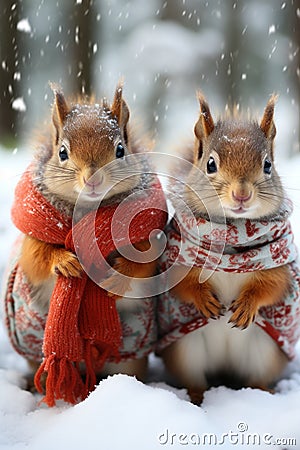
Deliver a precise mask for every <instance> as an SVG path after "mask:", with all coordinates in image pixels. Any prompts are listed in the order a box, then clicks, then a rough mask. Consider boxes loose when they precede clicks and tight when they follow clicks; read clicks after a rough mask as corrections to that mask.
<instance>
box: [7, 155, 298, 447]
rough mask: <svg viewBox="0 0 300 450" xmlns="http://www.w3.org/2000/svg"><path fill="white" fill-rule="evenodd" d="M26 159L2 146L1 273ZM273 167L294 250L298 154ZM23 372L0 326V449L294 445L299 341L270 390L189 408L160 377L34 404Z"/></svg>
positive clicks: (226, 393)
mask: <svg viewBox="0 0 300 450" xmlns="http://www.w3.org/2000/svg"><path fill="white" fill-rule="evenodd" d="M29 160H30V155H29V154H26V153H24V152H21V151H18V152H14V153H4V152H3V151H1V150H0V186H1V187H0V210H1V214H0V272H1V275H2V273H3V268H4V266H5V263H6V260H7V256H8V253H9V248H10V246H11V243H12V240H13V239H14V237H15V235H16V230H15V229H14V228H13V226H12V224H11V222H10V219H9V216H10V214H9V210H10V204H11V202H12V198H13V189H14V185H15V184H16V182H17V180H18V178H19V176H20V174H21V173H22V171H23V169H24V168H25V167H26V166H27V164H28V162H29ZM277 166H279V170H280V173H281V174H282V177H283V182H284V184H285V187H286V190H287V192H288V193H289V196H290V197H291V198H292V199H293V200H294V205H295V209H294V214H293V217H292V223H293V228H294V232H295V238H296V242H297V244H298V247H300V227H299V225H298V224H299V223H300V195H299V193H300V177H299V173H300V157H297V158H294V159H292V160H289V161H285V160H283V161H279V162H278V164H277ZM297 225H298V226H297ZM257 351H259V349H257ZM25 372H26V365H25V363H24V361H23V359H22V358H21V357H20V356H18V355H17V354H15V353H14V352H13V350H12V349H11V347H10V344H9V343H8V341H7V338H6V335H5V332H4V330H3V327H2V324H1V326H0V449H1V450H2V449H3V450H4V449H7V450H8V449H9V450H14V449H15V450H23V449H24V450H25V449H29V450H48V449H49V450H53V449H56V450H67V449H72V450H77V449H78V450H82V449H88V450H92V449H95V450H96V449H97V450H99V449H102V450H125V449H128V450H129V449H130V450H141V449H143V450H148V449H149V450H154V449H162V448H170V449H184V448H197V446H198V447H199V446H200V444H205V445H204V447H206V448H211V447H213V446H215V447H220V448H223V449H227V448H237V449H242V448H259V449H264V448H279V449H287V448H291V449H296V448H297V449H299V448H300V345H298V347H297V357H296V359H295V360H294V361H293V362H292V363H291V364H290V365H289V367H288V369H287V370H286V373H285V375H284V377H283V379H282V380H281V381H280V382H279V383H278V384H277V386H276V393H275V394H274V395H271V394H269V393H267V392H262V391H259V390H254V389H242V390H238V391H233V390H230V389H227V388H225V387H219V388H214V389H211V390H209V391H208V392H207V393H206V394H205V398H204V402H203V404H202V406H201V407H197V406H194V405H192V404H191V403H190V402H189V401H188V397H187V394H186V392H185V391H184V390H178V389H175V388H171V387H170V386H168V385H167V384H166V383H164V382H163V380H161V381H160V382H157V381H153V382H152V383H149V384H148V385H143V384H142V383H140V382H138V381H136V380H135V379H134V378H130V377H127V376H124V375H117V376H113V377H110V378H108V379H107V380H104V381H102V382H101V383H100V385H99V386H98V387H97V389H96V390H95V391H94V392H93V393H92V394H91V395H90V396H89V397H88V398H87V399H86V400H85V401H84V402H82V403H80V404H78V405H76V406H68V405H65V404H60V405H59V406H57V407H55V408H47V407H46V406H45V405H40V404H39V400H40V397H39V396H35V395H33V394H31V393H29V392H27V391H25V390H23V386H24V374H25ZM151 372H152V379H153V380H158V379H160V377H161V376H163V370H162V367H161V364H160V361H159V360H158V359H157V358H154V357H153V358H152V359H151ZM276 440H277V441H276ZM288 440H290V444H288V443H287V442H288ZM259 443H260V445H257V446H256V445H254V444H259Z"/></svg>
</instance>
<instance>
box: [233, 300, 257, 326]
mask: <svg viewBox="0 0 300 450" xmlns="http://www.w3.org/2000/svg"><path fill="white" fill-rule="evenodd" d="M230 311H232V313H233V314H232V316H231V317H230V319H229V321H228V322H229V323H231V324H232V327H236V328H241V329H242V330H244V329H245V328H248V327H249V325H251V323H252V322H254V320H255V317H256V314H257V306H256V305H255V304H253V303H251V301H249V299H245V298H240V299H237V300H234V301H233V302H232V304H231V307H230Z"/></svg>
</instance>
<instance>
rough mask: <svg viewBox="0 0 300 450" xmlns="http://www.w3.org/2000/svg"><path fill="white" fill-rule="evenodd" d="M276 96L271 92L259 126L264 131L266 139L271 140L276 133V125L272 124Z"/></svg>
mask: <svg viewBox="0 0 300 450" xmlns="http://www.w3.org/2000/svg"><path fill="white" fill-rule="evenodd" d="M277 98H278V96H277V95H275V94H273V95H272V96H271V98H270V100H269V101H268V103H267V106H266V108H265V111H264V115H263V118H262V120H261V123H260V128H261V130H262V131H263V132H264V134H265V136H266V138H267V139H271V140H273V139H274V138H275V135H276V127H275V124H274V120H273V118H274V109H275V103H276V101H277Z"/></svg>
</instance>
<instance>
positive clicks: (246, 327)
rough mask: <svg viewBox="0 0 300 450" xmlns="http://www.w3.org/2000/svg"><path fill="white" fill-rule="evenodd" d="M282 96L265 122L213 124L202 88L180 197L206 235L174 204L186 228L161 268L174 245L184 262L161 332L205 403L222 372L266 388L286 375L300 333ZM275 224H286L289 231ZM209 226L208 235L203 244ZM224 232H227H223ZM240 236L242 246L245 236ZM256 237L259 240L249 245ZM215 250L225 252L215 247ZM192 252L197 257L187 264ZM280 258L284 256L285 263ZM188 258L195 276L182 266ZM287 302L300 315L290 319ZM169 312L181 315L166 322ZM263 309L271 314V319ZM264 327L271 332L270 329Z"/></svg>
mask: <svg viewBox="0 0 300 450" xmlns="http://www.w3.org/2000/svg"><path fill="white" fill-rule="evenodd" d="M275 101H276V97H275V96H272V97H271V98H270V100H269V102H268V104H267V106H266V108H265V111H264V114H263V117H262V120H261V122H260V124H258V123H257V122H256V121H254V120H249V119H244V118H243V117H242V115H241V114H239V113H238V111H235V112H234V113H233V114H232V115H229V116H228V117H226V118H224V119H222V120H221V119H220V120H218V121H217V122H216V123H215V122H214V120H213V118H212V115H211V113H210V109H209V106H208V104H207V102H206V100H205V98H204V97H203V95H202V94H199V103H200V117H199V120H198V121H197V123H196V125H195V128H194V132H195V136H196V139H195V147H194V155H193V167H192V169H191V170H190V172H189V174H188V176H187V178H186V184H185V185H184V187H182V188H181V191H180V194H179V195H180V196H181V198H182V199H183V200H184V201H185V202H186V204H187V206H188V207H189V208H190V211H191V212H192V214H193V215H194V218H195V222H196V226H195V229H197V233H198V234H197V233H195V236H194V240H193V239H191V240H189V235H191V229H190V225H189V223H188V221H186V222H184V219H182V217H181V216H180V214H181V212H180V210H179V209H180V207H178V209H177V210H176V200H174V202H175V203H174V208H175V217H176V216H177V217H176V220H177V224H178V223H179V226H177V225H176V223H175V222H174V221H173V223H174V224H175V225H174V226H173V227H172V226H171V229H170V232H169V243H168V246H169V249H167V251H166V253H165V256H164V257H163V261H162V263H161V264H162V267H163V269H162V270H166V269H168V268H169V267H170V264H171V262H170V261H174V257H173V256H172V255H174V248H177V249H178V252H181V253H180V255H181V263H180V262H179V263H178V264H177V265H174V266H173V267H172V269H173V274H172V275H169V277H170V279H169V282H170V286H174V287H173V288H172V289H170V291H169V293H168V294H167V295H163V296H162V297H161V301H160V306H159V314H158V317H159V319H158V320H159V322H160V328H161V330H160V334H161V336H162V342H161V343H160V344H159V348H160V350H159V353H161V354H162V356H163V358H164V361H165V363H166V366H167V368H168V369H169V371H170V372H171V373H172V374H173V375H175V379H177V382H179V384H181V385H184V386H185V387H187V388H188V391H189V392H190V396H191V399H192V400H193V401H194V402H195V403H201V401H202V398H203V393H204V391H205V390H206V389H207V388H208V387H209V386H210V385H211V384H213V383H214V382H215V381H216V379H217V380H219V379H220V376H221V375H223V376H224V378H221V380H222V379H226V380H227V379H229V384H230V385H231V384H232V385H237V386H250V387H260V388H263V389H266V388H267V387H268V386H269V385H270V384H271V383H273V382H274V381H276V379H278V377H279V376H280V374H281V373H282V371H283V368H284V367H285V365H286V363H287V361H288V357H291V353H292V351H293V350H291V348H293V347H294V346H295V342H296V341H297V339H298V338H299V323H300V308H299V272H298V268H297V266H296V263H295V259H296V250H295V248H294V245H293V242H292V241H293V238H292V233H291V231H290V228H289V227H290V225H289V223H288V222H286V216H287V214H286V211H285V208H286V197H285V193H284V190H283V187H282V184H281V180H280V177H279V175H278V174H277V172H276V170H275V167H274V137H275V134H276V129H275V124H274V120H273V115H274V105H275ZM177 194H178V192H177ZM181 204H182V203H181ZM289 212H290V211H289ZM285 214H286V215H285ZM180 222H181V225H182V226H183V235H182V234H181V237H180V233H181V229H180ZM219 224H222V225H219ZM276 224H279V229H280V230H285V231H284V232H282V233H283V235H282V236H281V235H280V233H281V231H280V232H279V231H278V229H276ZM178 227H179V229H178ZM247 227H248V228H247ZM264 227H265V228H266V229H267V233H270V230H271V237H270V235H267V236H268V237H264V235H263V234H261V235H259V232H260V231H259V230H260V228H262V229H264ZM272 227H274V228H272ZM246 228H247V229H246ZM250 228H251V229H250ZM203 229H204V230H205V232H206V233H207V234H206V238H205V239H206V241H205V242H204V245H203V247H201V244H200V240H199V236H200V239H202V237H203V233H204V234H205V232H203V231H202V230H203ZM220 229H222V230H223V231H225V233H223V234H222V232H220V233H219V234H217V233H216V231H219V230H220ZM287 229H288V230H289V231H288V232H286V230H287ZM239 230H242V231H239ZM251 230H253V232H251ZM273 230H275V231H273ZM230 233H232V234H230ZM239 233H240V235H241V236H243V238H244V239H243V242H239V240H238V236H239ZM255 233H258V236H257V240H256V242H255V241H254V240H253V241H251V240H252V239H254V238H255ZM276 233H277V234H276ZM285 233H286V234H285ZM196 235H197V236H196ZM225 235H226V236H227V237H226V238H224V236H225ZM287 236H289V237H290V248H288V246H287V245H286V242H287V241H288V238H287ZM280 238H281V241H279V239H280ZM205 239H204V240H205ZM218 239H220V242H219V244H221V245H219V247H218V242H217V240H218ZM222 239H224V240H223V242H222ZM180 241H181V245H182V246H183V247H181V248H180V245H179V244H178V243H177V242H180ZM264 242H265V243H266V244H265V245H264ZM279 242H281V243H282V245H283V247H282V249H281V250H280V246H279ZM205 245H206V247H205ZM210 246H211V247H210ZM214 246H215V248H217V249H218V250H219V252H220V254H215V253H213V252H214V250H213V248H214ZM268 246H270V248H272V251H273V254H271V251H269V250H267V249H268V248H269V247H268ZM185 248H186V252H185ZM208 248H210V250H211V252H210V253H209V251H208V250H207V249H208ZM264 249H266V254H267V256H268V259H266V258H265V256H262V258H265V259H261V260H259V259H257V260H255V258H256V256H257V255H259V253H260V252H261V254H262V255H264V253H263V252H264ZM184 252H185V253H184ZM201 252H202V253H201ZM222 252H224V254H223V255H221V253H222ZM267 252H268V253H267ZM275 253H276V254H275ZM175 255H177V253H176V252H175ZM191 255H193V256H194V260H193V262H191V261H189V259H191ZM195 255H196V256H195ZM203 255H205V256H206V257H207V258H206V260H205V258H203ZM285 255H288V256H287V258H286V260H284V257H285ZM214 256H216V258H215V259H214V262H213V263H212V261H213V258H214ZM198 258H199V260H198ZM210 258H211V259H210ZM257 258H258V256H257ZM280 258H281V259H282V258H283V261H280V262H279V259H280ZM168 260H169V261H168ZM275 260H276V261H277V260H278V262H274V261H275ZM178 261H179V259H178ZM198 261H200V262H198ZM223 261H224V262H223ZM233 261H236V264H235V266H234V265H233ZM265 262H266V264H265V266H264V263H265ZM189 264H190V266H189V267H190V270H189V271H188V273H187V271H186V267H185V268H184V267H183V266H186V265H189ZM226 264H227V266H226ZM210 265H211V266H210ZM213 266H214V267H213ZM178 280H181V281H179V282H178ZM286 299H288V300H286ZM183 305H186V306H183ZM183 308H185V311H184V312H182V311H183ZM187 308H190V312H189V314H188V313H187V311H186V309H187ZM280 308H281V310H283V311H287V312H288V311H292V312H291V313H290V315H289V316H288V317H285V316H284V314H283V316H282V315H281V312H280V311H279V309H280ZM170 310H172V311H173V315H174V317H175V319H174V320H173V321H172V320H171V319H170V320H169V324H168V319H166V317H167V315H168V311H170ZM176 311H177V312H176ZM261 311H265V313H264V314H265V316H264V317H263V318H262V317H261V314H260V312H261ZM160 317H161V319H160ZM266 317H267V319H266ZM269 318H270V323H269V322H268V320H269ZM212 319H215V320H212ZM276 321H277V322H276ZM271 322H272V324H271ZM178 323H181V328H180V327H179V326H178ZM287 323H290V324H291V325H289V326H290V328H289V326H287V329H285V330H284V332H285V335H284V337H283V336H281V335H280V333H278V330H277V329H276V327H279V328H280V324H283V328H284V327H285V324H287ZM166 324H168V325H166ZM174 324H176V325H174ZM271 325H272V326H271ZM266 329H267V330H269V331H268V332H267V333H266V332H265V331H263V330H266ZM176 330H177V331H176ZM270 330H271V331H270ZM292 331H293V332H292ZM176 333H177V334H176ZM271 336H272V338H273V339H272V338H271ZM287 341H289V342H288V343H289V344H290V346H289V350H287V346H286V343H287ZM283 350H285V351H283ZM287 356H288V357H287ZM209 380H210V381H209Z"/></svg>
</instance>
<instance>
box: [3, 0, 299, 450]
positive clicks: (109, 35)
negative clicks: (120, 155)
mask: <svg viewBox="0 0 300 450" xmlns="http://www.w3.org/2000/svg"><path fill="white" fill-rule="evenodd" d="M80 8H81V11H83V12H84V14H85V17H89V15H90V16H91V22H90V25H89V26H92V30H90V31H92V33H89V39H90V41H89V42H88V43H87V45H88V48H89V52H88V58H87V60H88V61H90V67H89V70H90V81H89V89H88V83H87V82H86V91H89V90H90V91H92V92H94V93H95V95H96V96H102V95H106V96H107V97H108V98H111V97H112V94H113V90H114V88H115V84H116V82H117V81H118V79H119V78H120V77H121V76H123V77H124V79H125V96H126V99H127V100H128V103H129V106H130V108H131V110H132V115H133V117H134V119H135V120H136V121H137V122H141V123H142V125H143V126H144V128H145V129H146V130H148V131H150V133H151V134H152V135H153V137H155V139H156V148H157V149H158V150H163V151H170V152H172V151H173V149H174V147H176V148H178V145H179V148H180V145H181V144H180V143H181V142H182V143H183V142H185V139H186V138H189V137H191V136H192V129H193V125H194V123H195V120H196V117H197V111H198V105H197V101H196V98H195V91H196V89H201V90H202V91H203V92H204V93H205V95H206V96H207V98H208V100H209V101H210V104H211V109H212V112H213V113H214V112H217V113H218V112H220V111H222V110H223V109H224V107H225V104H226V103H227V102H231V101H237V102H241V105H242V106H243V107H244V108H247V107H249V108H250V110H251V111H253V112H255V113H257V114H258V115H260V114H262V111H263V107H264V105H265V103H266V101H267V99H268V97H269V95H270V94H271V93H272V92H274V91H275V92H278V93H279V94H280V98H279V102H278V105H277V110H276V125H277V130H278V136H277V139H276V153H277V168H278V169H279V171H280V173H281V174H282V177H283V182H284V185H285V187H286V190H287V192H288V194H289V196H290V197H291V198H292V199H293V201H294V205H295V209H294V214H293V217H292V224H293V228H294V232H295V239H296V243H297V244H298V247H299V248H300V227H299V225H298V224H299V223H300V196H299V193H300V178H299V172H300V156H299V29H300V27H299V18H300V8H299V2H298V3H297V0H287V1H283V0H264V1H262V0H261V1H257V0H253V1H251V2H248V1H246V0H237V1H234V0H228V1H226V2H224V1H221V0H212V1H209V2H208V1H202V0H169V1H164V0H149V1H139V0H130V1H126V2H125V1H122V0H102V1H100V0H67V1H62V0H58V1H55V2H52V1H50V0H15V1H13V0H1V11H0V62H1V67H0V144H3V145H2V146H1V147H0V211H1V214H0V275H1V276H2V274H3V270H4V266H5V263H6V260H7V257H8V254H9V249H10V246H11V243H12V241H13V239H14V237H15V235H16V230H15V229H14V228H13V226H12V224H11V222H10V214H9V211H10V205H11V201H12V198H13V190H14V186H15V184H16V182H17V180H18V178H19V176H20V174H21V173H22V171H23V170H24V168H25V167H26V166H27V164H28V162H29V161H30V158H31V153H32V148H31V147H32V145H31V137H32V127H35V128H37V129H38V128H39V126H40V124H41V122H42V121H43V118H44V117H47V113H48V112H49V107H50V105H51V102H52V97H51V92H50V89H49V86H48V81H49V80H52V81H56V82H59V83H61V84H62V86H63V88H64V90H65V91H66V92H67V93H69V94H75V95H76V94H77V93H78V91H79V90H80V88H79V87H78V86H80V83H81V82H82V84H83V85H84V80H83V78H82V77H83V75H82V73H81V72H84V69H85V68H84V67H81V66H80V56H78V54H76V58H77V60H76V64H77V65H76V64H75V63H74V62H73V61H72V54H73V53H72V52H71V49H72V45H73V44H74V43H75V46H79V44H80V42H81V40H83V39H84V36H83V35H82V30H83V31H84V26H85V27H86V26H87V25H86V23H85V25H84V24H83V25H82V29H81V20H82V19H80V17H79V13H78V11H79V9H80ZM8 18H9V19H8ZM76 21H78V23H77V22H76ZM6 22H8V23H9V29H8V30H6V28H5V23H6ZM79 23H80V26H79V25H78V24H79ZM5 30H6V32H7V33H8V34H5V33H6V32H5ZM11 31H15V36H14V37H12V38H11V37H10V38H9V42H8V36H10V34H9V33H10V32H11ZM11 41H13V42H11ZM11 43H12V46H11V49H12V52H13V54H14V58H13V59H11V58H10V57H11V54H10V52H9V46H8V45H6V44H11ZM72 51H74V50H72ZM70 55H71V58H70ZM7 75H9V76H10V77H11V80H10V79H9V78H7ZM76 80H79V84H78V83H77V84H76ZM82 80H83V81H82ZM7 99H9V103H8V106H7V104H6V103H5V102H6V100H7ZM5 105H6V106H5ZM7 108H9V110H8V109H7ZM10 112H13V113H14V116H11V117H12V118H11V125H10V126H9V131H11V133H10V135H9V137H8V138H7V136H6V135H5V133H6V134H7V127H6V128H5V129H4V128H3V127H2V124H4V122H5V118H7V117H8V118H9V117H10ZM4 145H5V147H4ZM182 145H183V144H182ZM7 146H8V148H7ZM25 373H26V365H25V363H24V361H23V360H22V358H21V357H19V356H18V355H16V354H15V353H14V352H13V351H12V349H11V347H10V344H9V343H8V342H7V339H6V335H5V332H4V330H3V328H2V326H0V449H1V450H2V449H5V450H6V449H7V450H8V449H9V450H11V449H17V450H23V449H29V450H31V449H36V450H40V449H46V450H47V449H49V450H50V449H51V450H52V449H53V448H56V449H57V450H63V449H66V448H67V449H69V448H72V449H74V450H77V449H78V450H79V449H80V450H81V449H82V448H87V449H95V450H96V449H103V450H110V449H112V450H127V449H128V450H129V449H130V450H140V449H149V450H152V449H156V448H172V449H181V448H195V447H197V445H198V440H197V439H198V438H199V439H201V438H202V439H204V434H205V433H207V434H209V433H211V434H212V437H211V438H210V439H212V441H211V442H214V439H217V440H218V441H217V442H218V445H217V446H219V447H220V448H224V449H226V448H252V447H253V448H255V446H254V445H246V444H247V439H249V441H250V444H251V443H253V442H256V443H258V439H260V445H259V446H257V448H260V449H262V448H270V446H271V447H272V448H278V449H282V450H283V449H286V448H291V449H294V448H299V449H300V345H298V347H297V357H296V359H295V361H293V362H292V363H291V364H290V365H289V367H288V369H287V370H286V372H285V374H284V376H283V379H282V380H281V381H280V382H279V383H278V384H277V386H276V393H275V394H274V395H270V394H268V393H266V392H261V391H258V390H251V389H243V390H240V391H232V390H230V389H227V388H224V387H220V388H216V389H212V390H210V391H208V392H207V393H206V395H205V399H204V402H203V405H202V406H201V408H199V407H196V406H194V405H191V404H190V403H189V402H188V398H187V395H186V392H185V391H184V390H177V389H174V388H171V387H170V386H168V385H167V384H166V383H165V382H164V378H163V376H164V373H163V370H162V367H161V364H160V361H159V360H157V359H155V358H152V360H151V380H152V382H151V381H150V382H149V383H148V384H147V385H142V384H141V383H139V382H137V381H136V380H134V379H132V378H129V377H125V376H115V377H112V378H109V379H108V380H105V381H103V382H102V383H101V384H100V386H99V387H98V388H97V389H96V391H95V392H94V393H92V394H91V395H90V397H89V398H88V399H87V400H86V401H85V402H83V403H81V404H79V405H77V406H75V407H69V406H67V405H59V406H58V407H56V408H53V409H48V408H46V407H45V406H41V405H39V397H37V396H34V395H32V394H31V393H29V392H26V391H24V390H23V389H22V388H23V386H24V374H25ZM167 430H168V435H167ZM223 433H225V434H226V433H228V434H229V436H228V437H226V436H225V437H222V434H223ZM256 435H257V436H256ZM255 436H256V437H255ZM276 438H278V439H281V442H279V441H278V442H277V443H276V442H275V440H276ZM230 439H231V441H230ZM255 439H256V441H255ZM285 439H286V440H285ZM288 439H294V441H290V444H289V445H288V444H287V440H288ZM223 440H224V443H222V441H223ZM205 442H206V444H207V445H206V446H207V448H209V447H212V445H209V436H208V437H207V440H206V441H205ZM275 444H276V445H275Z"/></svg>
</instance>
